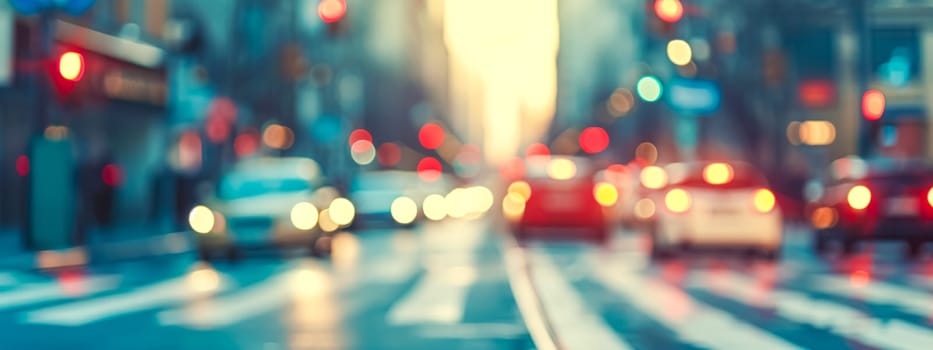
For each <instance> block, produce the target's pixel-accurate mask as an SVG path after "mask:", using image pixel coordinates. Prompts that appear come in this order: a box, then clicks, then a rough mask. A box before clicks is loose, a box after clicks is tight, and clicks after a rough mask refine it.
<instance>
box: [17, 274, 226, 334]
mask: <svg viewBox="0 0 933 350" xmlns="http://www.w3.org/2000/svg"><path fill="white" fill-rule="evenodd" d="M218 276H219V277H218V280H216V281H215V282H216V286H214V287H216V288H212V290H211V291H209V292H199V291H198V290H197V289H196V288H198V287H197V286H193V285H192V281H191V280H189V276H183V277H179V278H174V279H171V280H167V281H163V282H159V283H155V284H151V285H147V286H144V287H140V288H136V289H133V290H131V291H128V292H125V293H121V294H116V295H110V296H104V297H100V298H94V299H90V300H86V301H77V302H73V303H69V304H64V305H59V306H52V307H48V308H44V309H39V310H36V311H32V312H28V313H26V314H25V315H24V317H23V321H24V322H27V323H39V324H50V325H59V326H82V325H85V324H88V323H92V322H96V321H100V320H103V319H107V318H112V317H115V316H120V315H125V314H129V313H133V312H137V311H143V310H148V309H152V308H156V307H159V306H163V305H167V304H173V303H178V302H184V301H189V300H195V299H199V298H203V297H205V296H206V295H207V294H211V293H215V292H218V291H221V290H224V289H226V288H228V287H229V283H228V282H227V278H225V277H223V276H222V275H218ZM212 283H213V282H212Z"/></svg>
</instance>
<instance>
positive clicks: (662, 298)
mask: <svg viewBox="0 0 933 350" xmlns="http://www.w3.org/2000/svg"><path fill="white" fill-rule="evenodd" d="M590 265H591V266H592V269H593V270H592V271H594V275H595V276H594V277H595V278H596V279H597V280H598V281H599V282H600V283H602V284H603V285H605V286H606V287H608V288H609V289H610V290H613V291H615V292H617V293H619V294H620V295H622V296H623V297H625V298H626V300H627V301H628V302H630V303H631V304H632V305H633V306H635V307H636V308H638V309H639V310H640V311H641V312H643V313H645V314H647V315H649V316H650V317H652V318H654V319H655V320H656V321H658V322H659V323H661V324H662V325H664V326H665V327H667V328H668V329H670V330H671V331H673V332H674V333H675V334H677V336H678V337H679V339H680V340H681V341H683V342H686V343H688V344H691V345H695V346H701V347H708V348H713V349H797V348H799V347H797V346H795V345H794V344H791V343H789V342H787V341H785V340H783V339H781V338H780V337H777V336H775V335H772V334H771V333H769V332H767V331H765V330H762V329H759V328H757V327H755V326H753V325H751V324H749V323H746V322H744V321H742V320H739V319H736V318H735V317H733V316H732V315H731V314H729V313H727V312H724V311H722V310H719V309H716V308H713V307H711V306H708V305H706V304H703V303H700V302H698V301H696V300H694V299H693V298H691V297H690V296H689V295H688V294H686V293H685V292H684V291H682V290H680V289H678V288H674V287H672V286H669V285H667V284H665V283H663V282H661V281H657V280H654V279H651V278H646V277H643V276H640V275H638V274H637V273H627V272H625V270H624V267H622V266H621V265H620V264H619V263H618V262H617V261H612V260H609V261H597V260H596V259H592V257H591V262H590Z"/></svg>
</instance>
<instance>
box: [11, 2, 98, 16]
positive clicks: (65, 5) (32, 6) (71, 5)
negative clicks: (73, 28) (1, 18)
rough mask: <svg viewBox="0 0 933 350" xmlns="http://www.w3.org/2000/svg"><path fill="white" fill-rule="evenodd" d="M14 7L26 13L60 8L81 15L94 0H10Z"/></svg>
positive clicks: (17, 10)
mask: <svg viewBox="0 0 933 350" xmlns="http://www.w3.org/2000/svg"><path fill="white" fill-rule="evenodd" d="M9 1H10V5H13V9H15V10H16V12H19V13H21V14H24V15H34V14H36V13H39V12H40V11H43V10H53V9H58V10H62V11H65V12H66V13H68V14H70V15H75V16H77V15H80V14H82V13H84V11H87V9H89V8H91V5H93V4H94V0H9Z"/></svg>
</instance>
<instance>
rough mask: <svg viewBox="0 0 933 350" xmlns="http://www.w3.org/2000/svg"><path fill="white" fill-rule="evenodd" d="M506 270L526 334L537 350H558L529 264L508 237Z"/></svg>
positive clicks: (520, 249) (505, 257) (519, 249)
mask: <svg viewBox="0 0 933 350" xmlns="http://www.w3.org/2000/svg"><path fill="white" fill-rule="evenodd" d="M503 241H504V243H505V244H504V247H503V249H504V252H505V254H504V257H503V258H504V260H505V269H506V272H507V274H508V277H509V286H510V287H511V289H512V295H513V296H514V297H515V304H517V305H518V311H519V312H520V313H521V316H522V320H523V321H524V322H525V327H527V328H528V334H529V335H530V336H531V341H532V342H534V345H535V347H536V348H538V349H540V350H557V349H558V347H557V341H556V340H555V339H554V335H553V334H552V333H551V328H550V325H549V324H548V320H547V319H546V317H545V314H544V310H543V306H542V305H541V299H540V298H539V297H538V294H537V293H536V292H535V287H534V282H532V281H531V277H530V276H529V274H528V260H527V258H526V255H525V251H524V250H523V249H522V248H519V247H518V244H517V243H516V242H515V240H514V239H512V238H511V237H508V236H506V237H505V238H504V239H503Z"/></svg>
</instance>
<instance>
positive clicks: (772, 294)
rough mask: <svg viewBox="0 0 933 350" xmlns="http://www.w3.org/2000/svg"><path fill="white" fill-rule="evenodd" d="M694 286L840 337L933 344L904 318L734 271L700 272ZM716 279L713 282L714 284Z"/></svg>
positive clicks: (878, 343) (889, 345) (892, 345)
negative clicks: (771, 285)
mask: <svg viewBox="0 0 933 350" xmlns="http://www.w3.org/2000/svg"><path fill="white" fill-rule="evenodd" d="M691 280H692V282H691V283H690V284H691V286H693V287H697V288H704V289H706V290H709V291H711V292H712V293H714V294H716V295H719V296H721V297H725V298H729V299H732V300H735V301H738V302H740V303H745V304H748V305H752V306H755V307H761V308H768V309H773V310H775V311H776V313H777V314H778V315H779V316H781V317H783V318H785V319H787V320H790V321H792V322H796V323H800V324H805V325H811V326H813V327H816V328H819V329H824V330H826V331H828V332H830V333H833V334H836V335H838V336H840V337H844V338H848V339H852V340H856V341H858V342H861V343H863V344H866V345H869V346H875V347H880V348H886V349H917V348H918V347H923V345H924V344H933V331H931V330H930V329H927V328H923V327H919V326H916V325H913V324H910V323H908V322H905V321H902V320H897V319H894V320H888V321H885V320H880V319H876V318H872V317H871V316H870V315H867V314H865V313H864V312H862V311H859V310H857V309H854V308H851V307H848V306H845V305H842V304H838V303H835V302H831V301H826V300H820V299H815V298H811V297H810V296H808V295H807V294H805V293H802V292H796V291H789V290H782V289H777V290H770V291H769V290H767V289H766V288H764V287H763V286H761V285H759V284H757V283H755V281H753V280H751V279H750V278H748V277H745V276H741V275H739V274H736V273H733V272H728V271H725V272H719V273H717V274H716V276H711V275H709V274H707V273H703V272H698V273H696V274H694V275H692V276H691ZM711 281H712V283H710V282H711Z"/></svg>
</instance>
